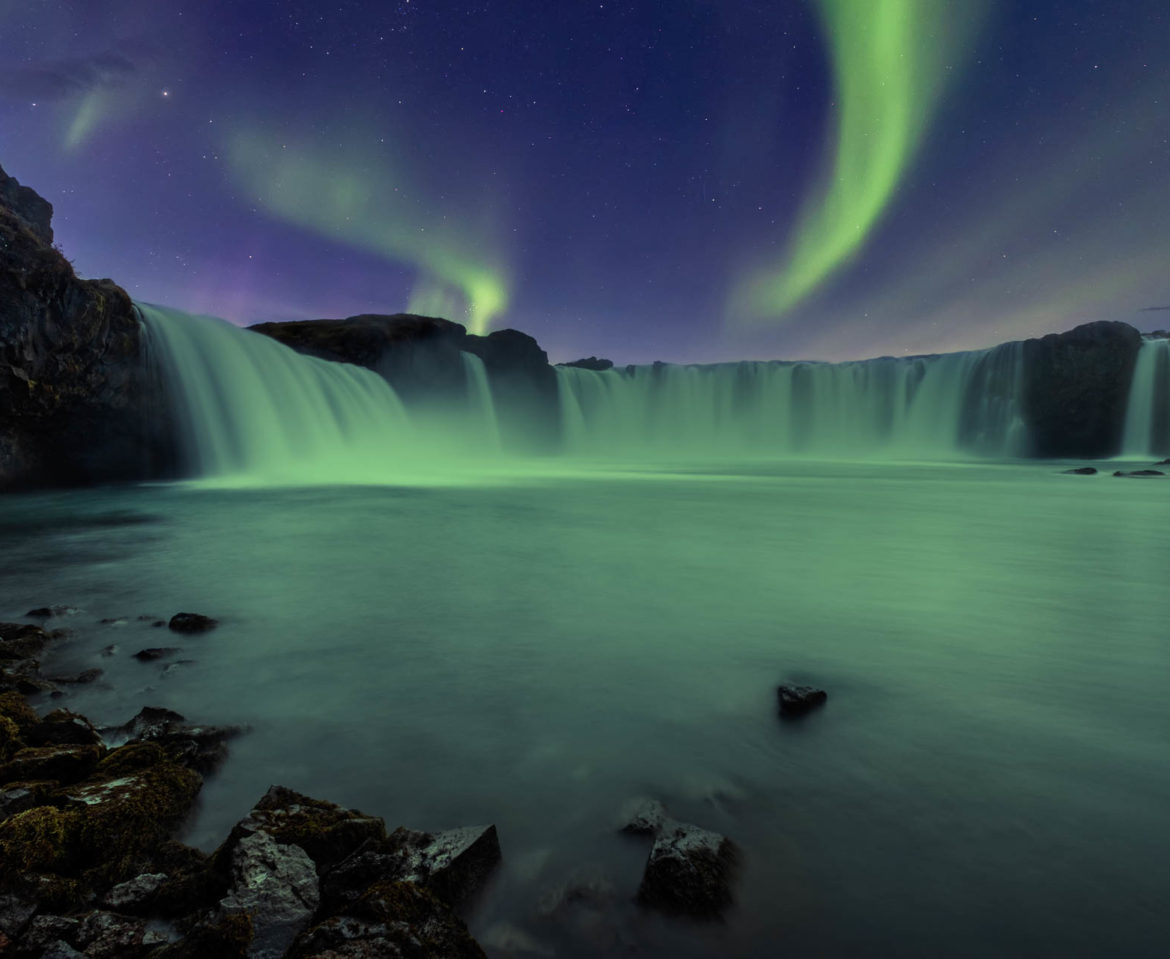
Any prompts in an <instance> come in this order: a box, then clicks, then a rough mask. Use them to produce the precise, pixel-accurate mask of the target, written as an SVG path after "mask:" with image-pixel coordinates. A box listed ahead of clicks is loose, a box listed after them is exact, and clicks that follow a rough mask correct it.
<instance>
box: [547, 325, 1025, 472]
mask: <svg viewBox="0 0 1170 959" xmlns="http://www.w3.org/2000/svg"><path fill="white" fill-rule="evenodd" d="M557 376H558V382H559V386H560V395H561V406H562V418H563V426H564V431H565V446H566V449H567V451H568V452H570V453H576V454H581V455H601V456H603V455H609V454H617V455H623V456H636V455H645V454H649V455H659V456H694V455H711V454H716V455H720V454H723V455H733V454H734V455H763V456H770V455H791V454H809V455H833V456H855V455H874V454H881V453H885V454H888V455H904V456H925V457H939V456H943V457H945V456H953V455H955V454H958V453H961V452H964V451H966V452H972V453H980V454H983V455H989V456H1014V455H1018V454H1021V453H1023V452H1024V451H1025V444H1026V440H1027V437H1026V435H1025V430H1024V427H1023V420H1022V418H1021V416H1020V412H1019V397H1020V395H1021V384H1022V377H1023V350H1022V345H1021V344H1019V343H1006V344H1003V345H1002V346H998V347H995V348H994V349H991V350H982V351H973V352H968V353H951V354H945V355H942V356H930V357H913V358H908V359H894V358H890V357H883V358H881V359H876V360H865V361H859V362H853V363H837V364H829V363H775V362H773V363H766V362H748V363H724V364H715V365H710V366H672V365H669V364H655V365H653V366H640V367H638V366H635V367H626V368H625V369H613V370H606V371H602V372H597V371H593V370H584V369H578V368H576V367H558V368H557Z"/></svg>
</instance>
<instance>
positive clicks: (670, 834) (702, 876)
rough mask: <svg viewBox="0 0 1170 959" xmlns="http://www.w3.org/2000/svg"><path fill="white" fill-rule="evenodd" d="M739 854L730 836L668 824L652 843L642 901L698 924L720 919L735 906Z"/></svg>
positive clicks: (685, 825)
mask: <svg viewBox="0 0 1170 959" xmlns="http://www.w3.org/2000/svg"><path fill="white" fill-rule="evenodd" d="M738 858H739V854H738V851H737V849H736V847H735V845H734V844H733V843H732V842H731V840H730V839H728V838H727V837H726V836H721V835H719V833H716V832H711V831H710V830H707V829H701V828H699V827H698V826H692V825H691V824H689V823H680V822H669V823H667V824H665V825H664V826H663V827H662V828H661V829H660V830H659V831H658V834H657V836H656V837H655V839H654V846H653V848H652V849H651V850H650V858H649V860H647V862H646V871H645V873H644V874H643V876H642V884H641V885H640V886H639V887H638V901H639V902H640V903H642V904H643V905H646V906H651V907H653V908H655V909H660V910H662V911H664V912H672V913H679V914H683V915H687V916H691V917H693V918H696V919H706V918H714V917H717V916H718V915H719V914H720V913H721V912H723V910H724V909H726V908H727V907H728V906H730V905H731V902H732V895H731V885H732V881H733V879H734V876H735V870H736V865H737V862H738Z"/></svg>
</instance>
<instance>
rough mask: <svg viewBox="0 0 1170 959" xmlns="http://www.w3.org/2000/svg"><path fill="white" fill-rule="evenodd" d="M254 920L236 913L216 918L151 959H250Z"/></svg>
mask: <svg viewBox="0 0 1170 959" xmlns="http://www.w3.org/2000/svg"><path fill="white" fill-rule="evenodd" d="M251 942H252V920H251V919H250V918H249V917H248V916H247V914H245V913H242V912H235V913H231V914H229V915H220V914H216V915H214V916H211V917H209V918H206V919H204V920H202V921H201V922H198V923H196V924H195V926H194V927H192V928H191V929H190V930H189V931H188V933H187V935H186V936H185V937H184V938H182V939H180V940H179V941H178V942H174V943H171V944H170V945H169V946H164V947H163V948H162V949H161V950H159V951H158V952H156V953H154V954H153V956H152V959H212V957H214V959H248V956H249V951H248V947H249V946H250V945H251Z"/></svg>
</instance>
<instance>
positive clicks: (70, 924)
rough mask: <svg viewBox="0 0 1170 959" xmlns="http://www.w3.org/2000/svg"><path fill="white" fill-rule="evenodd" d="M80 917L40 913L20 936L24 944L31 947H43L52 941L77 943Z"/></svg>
mask: <svg viewBox="0 0 1170 959" xmlns="http://www.w3.org/2000/svg"><path fill="white" fill-rule="evenodd" d="M80 926H81V920H80V919H74V918H72V917H66V916H52V915H40V916H37V917H36V919H34V920H33V921H32V922H31V923H29V926H28V929H26V930H25V933H24V935H23V936H22V937H21V938H22V940H23V943H24V945H25V946H28V947H31V948H33V949H39V948H45V947H47V946H50V945H52V944H53V943H54V942H64V943H66V944H69V945H76V944H77V933H78V929H79V928H80Z"/></svg>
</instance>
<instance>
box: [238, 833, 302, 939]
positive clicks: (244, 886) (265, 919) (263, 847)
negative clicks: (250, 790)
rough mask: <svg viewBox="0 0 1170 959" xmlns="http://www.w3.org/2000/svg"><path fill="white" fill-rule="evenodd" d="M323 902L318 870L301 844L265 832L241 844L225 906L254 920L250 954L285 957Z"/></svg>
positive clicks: (252, 835) (246, 839)
mask: <svg viewBox="0 0 1170 959" xmlns="http://www.w3.org/2000/svg"><path fill="white" fill-rule="evenodd" d="M319 902H320V891H319V889H318V884H317V869H316V867H315V866H314V865H313V860H312V859H310V858H309V856H308V854H307V853H306V852H305V851H304V850H303V849H301V848H300V847H299V846H295V845H291V844H280V843H277V842H276V841H275V840H274V839H273V838H272V837H271V836H269V835H267V834H266V833H263V832H254V833H252V834H251V835H248V836H244V837H243V838H242V839H240V840H239V842H237V843H236V846H235V849H234V851H233V853H232V886H231V891H230V892H229V893H228V895H227V896H226V897H225V898H224V900H223V901H222V902H221V903H220V908H221V910H222V911H223V912H224V913H225V914H231V913H244V914H246V915H247V916H248V917H249V918H250V919H251V920H252V927H253V938H252V942H251V945H250V946H249V948H248V955H249V957H250V959H280V957H281V956H283V955H284V954H285V952H286V951H287V950H288V947H289V946H290V945H292V942H293V940H294V939H295V938H296V937H297V935H298V933H300V932H301V931H302V930H303V929H304V928H305V927H306V926H308V924H309V920H310V919H312V917H313V913H314V912H316V910H317V905H318V903H319Z"/></svg>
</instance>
